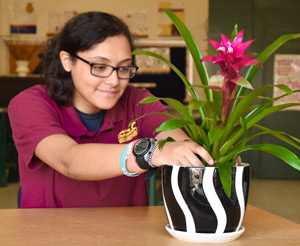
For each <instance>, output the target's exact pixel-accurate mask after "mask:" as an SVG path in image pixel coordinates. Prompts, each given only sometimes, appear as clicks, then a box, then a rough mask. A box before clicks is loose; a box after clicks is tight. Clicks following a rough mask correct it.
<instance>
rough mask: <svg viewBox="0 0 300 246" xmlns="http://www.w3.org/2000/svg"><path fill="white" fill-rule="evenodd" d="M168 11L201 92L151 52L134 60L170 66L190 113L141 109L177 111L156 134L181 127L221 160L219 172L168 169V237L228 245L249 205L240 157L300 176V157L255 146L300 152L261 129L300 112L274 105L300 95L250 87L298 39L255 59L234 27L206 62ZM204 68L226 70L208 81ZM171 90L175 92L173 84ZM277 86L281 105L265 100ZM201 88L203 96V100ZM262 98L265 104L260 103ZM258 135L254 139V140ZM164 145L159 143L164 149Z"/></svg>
mask: <svg viewBox="0 0 300 246" xmlns="http://www.w3.org/2000/svg"><path fill="white" fill-rule="evenodd" d="M164 12H165V13H166V14H167V15H168V16H169V18H170V19H171V20H172V22H173V24H174V25H175V26H176V28H177V30H178V31H179V33H180V34H181V36H182V38H183V39H184V41H185V43H186V46H187V48H188V49H189V51H190V53H191V55H192V57H193V60H194V63H195V67H196V68H197V71H198V74H199V77H200V80H201V85H192V84H191V83H190V81H188V79H187V78H186V77H185V75H184V74H183V73H182V72H180V71H179V70H178V69H177V68H176V67H175V66H174V65H173V64H172V63H171V62H170V61H168V60H167V59H165V58H164V57H162V56H160V55H157V54H155V53H152V52H149V51H134V52H133V54H134V55H148V56H152V57H155V58H158V59H160V60H162V61H163V62H165V63H167V64H168V65H169V66H170V67H171V69H172V70H174V71H175V72H176V73H177V75H178V76H179V77H180V78H181V80H182V82H183V83H184V84H185V86H186V88H187V90H188V92H189V93H190V95H191V97H192V99H191V100H190V101H189V103H188V106H187V107H186V106H185V105H183V104H182V103H181V102H179V101H177V100H175V99H172V98H158V97H148V98H146V99H144V100H142V101H141V102H140V103H151V102H154V101H157V100H162V101H163V102H165V103H166V104H167V105H169V107H171V108H172V109H174V110H175V111H176V112H177V115H176V116H174V115H171V114H168V116H169V117H170V119H169V120H167V121H166V122H164V123H163V124H162V125H161V126H160V127H158V128H157V129H156V131H168V130H172V129H177V128H183V129H184V130H185V131H186V132H187V134H188V135H189V137H190V138H191V139H192V140H193V141H195V142H197V143H199V144H201V145H203V146H204V147H205V148H206V149H207V150H208V151H209V153H210V154H211V155H212V157H213V158H214V160H215V161H216V162H215V164H214V167H207V166H209V165H206V163H204V164H205V166H206V167H204V168H189V167H180V168H179V167H171V166H165V167H163V169H162V185H163V198H164V203H165V208H166V214H167V217H168V220H169V223H170V224H169V225H168V226H167V230H168V231H169V232H170V233H171V234H172V235H173V236H174V237H176V238H178V239H181V240H186V241H196V242H226V241H231V240H234V239H235V238H237V237H238V236H239V235H241V234H242V233H243V231H244V228H243V227H242V225H241V223H242V220H243V214H244V211H245V207H246V203H247V195H248V189H249V181H250V171H249V165H248V164H242V165H240V166H236V158H238V157H239V155H240V154H241V153H242V152H244V151H248V150H259V151H263V152H267V153H270V154H273V155H275V156H277V157H278V158H280V159H282V160H283V161H284V162H286V163H287V164H289V165H291V166H292V167H294V168H295V169H297V170H300V160H299V158H298V157H297V156H296V155H295V154H294V153H293V152H291V151H290V150H288V149H286V148H284V147H282V146H279V145H274V144H270V143H260V144H249V141H250V140H252V139H253V138H255V137H257V136H259V135H261V134H271V135H273V136H274V137H276V138H278V139H280V140H282V141H284V142H286V143H288V144H290V145H292V146H294V147H296V148H298V149H300V147H299V143H300V140H299V139H296V138H294V137H292V136H289V135H288V134H286V133H283V132H279V131H275V130H271V129H267V128H266V127H263V126H260V125H258V124H257V123H258V122H259V121H260V120H261V119H263V118H264V117H267V116H268V115H270V114H273V113H275V112H278V111H280V110H283V109H286V108H288V107H292V106H296V105H299V103H286V104H281V105H277V106H273V102H274V101H276V100H278V99H280V98H282V97H285V96H289V95H291V94H293V93H296V92H299V91H300V90H296V91H292V90H291V89H289V88H288V87H287V86H285V85H264V86H262V87H260V88H252V86H251V83H250V82H251V80H252V79H253V77H254V76H255V74H256V72H257V71H258V69H259V68H260V66H261V65H262V64H263V63H264V62H265V61H266V60H267V59H268V57H270V55H272V54H273V53H274V52H275V51H276V50H277V49H278V48H279V47H280V46H281V45H282V44H284V43H285V42H287V41H288V40H291V39H294V38H299V37H300V34H291V35H283V36H281V37H280V38H278V39H277V40H276V41H274V42H273V43H272V44H270V45H269V46H268V47H267V48H266V49H265V50H264V51H263V52H262V53H261V54H260V55H258V56H257V58H256V59H251V57H252V56H253V54H244V51H245V50H246V49H247V47H248V46H249V45H250V44H251V42H252V41H253V40H251V41H247V42H244V43H243V42H242V39H243V31H240V32H238V30H237V25H236V26H235V28H234V30H233V32H232V34H231V39H229V38H227V37H226V36H224V35H222V34H221V41H222V42H221V43H218V42H216V41H214V40H210V39H209V40H208V41H209V42H210V43H211V44H212V46H213V47H214V48H215V49H216V51H217V53H218V54H217V55H216V56H208V57H202V55H201V53H200V51H199V48H198V47H197V45H196V42H195V40H194V38H193V36H192V34H191V33H190V31H189V30H188V28H187V27H186V26H185V24H184V23H183V22H182V21H180V19H179V18H178V17H177V16H176V15H175V14H174V13H172V12H171V11H170V10H164ZM204 62H212V63H215V64H218V65H220V67H221V72H220V74H218V75H215V76H213V78H214V79H211V80H210V78H209V76H208V73H207V70H206V67H205V65H204ZM244 66H250V67H249V69H248V71H247V72H246V74H245V76H242V75H241V74H240V70H241V68H242V67H244ZM170 86H171V85H170ZM274 86H276V87H278V88H279V89H281V90H282V91H283V92H284V94H283V95H282V96H280V97H277V98H270V97H263V93H264V92H265V91H266V90H268V89H271V88H273V87H274ZM195 87H200V88H202V89H203V91H204V99H201V98H200V97H199V96H198V95H197V93H196V91H195ZM256 99H262V102H261V103H260V104H255V101H256ZM195 110H197V111H198V112H199V115H200V118H201V122H200V123H198V124H197V122H196V120H195V119H194V118H193V116H192V113H193V111H195ZM250 128H256V131H255V133H249V129H250ZM166 141H174V140H173V139H170V138H169V139H165V140H163V141H161V142H160V146H159V147H160V148H163V145H164V143H165V142H166Z"/></svg>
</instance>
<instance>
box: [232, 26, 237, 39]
mask: <svg viewBox="0 0 300 246" xmlns="http://www.w3.org/2000/svg"><path fill="white" fill-rule="evenodd" d="M237 34H238V24H235V25H234V28H233V30H232V33H231V42H232V41H233V40H234V38H235V37H236V35H237Z"/></svg>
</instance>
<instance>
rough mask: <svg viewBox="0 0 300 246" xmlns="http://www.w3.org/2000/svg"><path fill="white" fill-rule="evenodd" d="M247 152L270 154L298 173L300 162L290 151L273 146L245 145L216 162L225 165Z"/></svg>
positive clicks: (265, 144)
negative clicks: (256, 151) (255, 151)
mask: <svg viewBox="0 0 300 246" xmlns="http://www.w3.org/2000/svg"><path fill="white" fill-rule="evenodd" d="M247 150H259V151H263V152H266V153H269V154H272V155H274V156H276V157H278V158H279V159H281V160H283V161H284V162H286V163H287V164H289V165H290V166H291V167H293V168H295V169H297V170H299V171H300V160H299V158H298V157H297V156H296V155H295V154H294V153H293V152H292V151H290V150H288V149H286V148H284V147H282V146H279V145H275V144H267V143H262V144H253V145H247V146H244V147H242V148H239V149H237V150H235V151H232V152H230V153H229V154H227V155H226V156H223V157H221V158H220V159H219V160H218V163H219V165H222V163H223V164H226V163H227V162H228V161H230V160H232V159H233V158H234V157H235V156H237V155H239V154H240V153H242V152H244V151H247Z"/></svg>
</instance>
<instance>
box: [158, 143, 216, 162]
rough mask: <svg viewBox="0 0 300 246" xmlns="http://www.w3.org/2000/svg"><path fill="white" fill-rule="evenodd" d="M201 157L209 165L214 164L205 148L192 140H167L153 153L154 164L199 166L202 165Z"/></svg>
mask: <svg viewBox="0 0 300 246" xmlns="http://www.w3.org/2000/svg"><path fill="white" fill-rule="evenodd" d="M199 157H200V158H199ZM201 159H203V160H204V161H205V162H206V163H208V164H209V165H213V164H214V160H213V159H212V157H211V155H210V154H209V153H208V152H207V151H206V149H205V148H204V147H203V146H201V145H199V144H197V143H195V142H193V141H177V142H168V143H166V144H165V145H164V147H163V148H162V149H161V150H159V149H156V150H155V152H154V155H153V163H154V165H155V166H162V165H172V166H186V167H188V166H194V167H200V166H204V165H203V163H202V161H201Z"/></svg>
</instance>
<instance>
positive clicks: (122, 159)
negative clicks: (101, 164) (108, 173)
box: [120, 144, 140, 177]
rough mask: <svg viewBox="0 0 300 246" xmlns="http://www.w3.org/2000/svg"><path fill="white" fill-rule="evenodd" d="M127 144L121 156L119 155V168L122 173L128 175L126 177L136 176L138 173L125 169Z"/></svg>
mask: <svg viewBox="0 0 300 246" xmlns="http://www.w3.org/2000/svg"><path fill="white" fill-rule="evenodd" d="M128 145H129V144H127V145H126V146H125V148H124V150H123V152H122V156H121V161H120V164H121V170H122V172H123V173H124V175H126V176H128V177H136V176H139V175H140V174H139V173H129V172H128V171H127V169H126V159H127V149H128Z"/></svg>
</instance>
